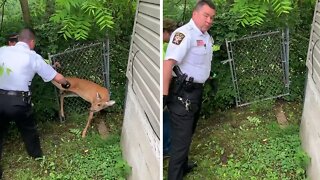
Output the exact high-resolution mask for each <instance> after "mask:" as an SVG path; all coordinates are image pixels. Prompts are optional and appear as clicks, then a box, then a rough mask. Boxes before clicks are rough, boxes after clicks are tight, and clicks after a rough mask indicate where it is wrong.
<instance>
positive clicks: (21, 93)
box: [0, 89, 30, 97]
mask: <svg viewBox="0 0 320 180" xmlns="http://www.w3.org/2000/svg"><path fill="white" fill-rule="evenodd" d="M0 94H2V95H9V96H20V97H28V96H30V92H29V91H11V90H3V89H0Z"/></svg>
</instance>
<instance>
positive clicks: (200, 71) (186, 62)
mask: <svg viewBox="0 0 320 180" xmlns="http://www.w3.org/2000/svg"><path fill="white" fill-rule="evenodd" d="M181 39H182V40H181ZM212 46H213V39H212V38H211V36H210V35H209V34H208V32H205V33H202V32H201V31H200V30H199V28H198V27H197V26H196V25H195V23H194V22H193V20H192V19H191V20H190V21H189V23H187V24H185V25H184V26H181V27H180V28H178V29H176V30H175V31H174V32H173V33H172V36H171V38H170V42H169V45H168V48H167V52H166V57H165V60H169V59H173V60H176V61H177V65H178V66H179V67H180V69H181V71H182V72H183V73H186V74H187V75H188V77H193V78H194V82H197V83H204V82H205V81H206V80H207V79H208V77H209V75H210V70H211V61H212Z"/></svg>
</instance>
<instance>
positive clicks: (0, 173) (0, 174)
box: [0, 165, 3, 180]
mask: <svg viewBox="0 0 320 180" xmlns="http://www.w3.org/2000/svg"><path fill="white" fill-rule="evenodd" d="M2 172H3V171H2V167H1V165H0V180H1V179H2Z"/></svg>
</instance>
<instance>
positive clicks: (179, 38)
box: [172, 32, 185, 45]
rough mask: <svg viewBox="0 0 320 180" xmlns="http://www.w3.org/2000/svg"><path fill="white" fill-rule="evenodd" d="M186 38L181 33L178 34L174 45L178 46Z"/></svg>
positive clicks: (174, 39)
mask: <svg viewBox="0 0 320 180" xmlns="http://www.w3.org/2000/svg"><path fill="white" fill-rule="evenodd" d="M184 37H185V35H184V34H182V33H180V32H177V33H176V34H175V35H174V37H173V40H172V43H173V44H176V45H179V44H180V43H181V42H182V40H183V38H184Z"/></svg>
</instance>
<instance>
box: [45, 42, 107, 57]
mask: <svg viewBox="0 0 320 180" xmlns="http://www.w3.org/2000/svg"><path fill="white" fill-rule="evenodd" d="M101 43H103V42H96V43H90V44H87V45H83V46H82V47H79V46H81V44H80V45H75V46H74V47H71V48H67V49H66V50H65V51H63V52H60V53H56V54H53V55H52V54H50V53H49V55H48V56H49V57H50V58H55V57H56V56H60V55H64V54H67V53H71V52H74V51H78V50H81V49H86V48H89V47H92V46H97V45H100V44H101Z"/></svg>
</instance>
